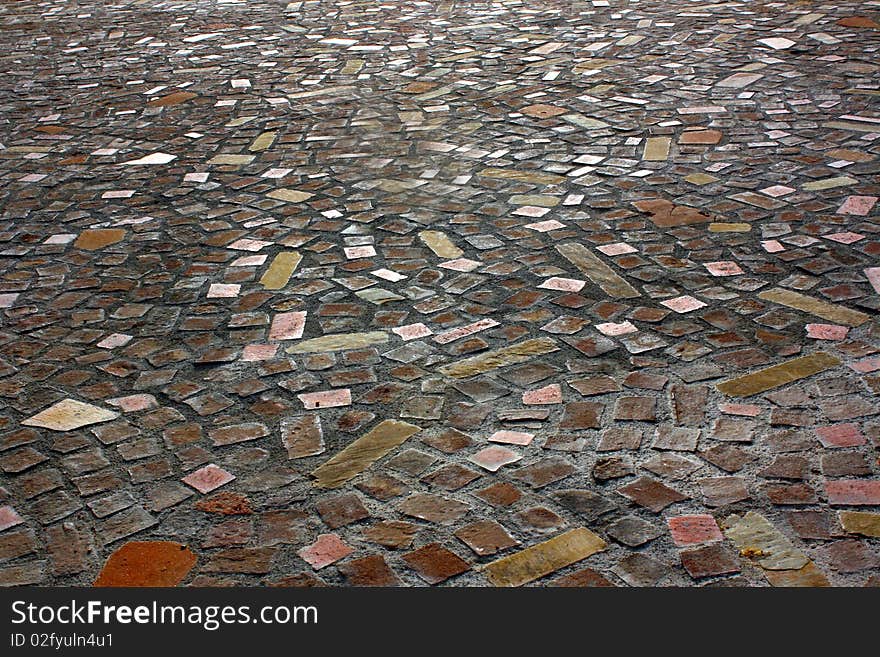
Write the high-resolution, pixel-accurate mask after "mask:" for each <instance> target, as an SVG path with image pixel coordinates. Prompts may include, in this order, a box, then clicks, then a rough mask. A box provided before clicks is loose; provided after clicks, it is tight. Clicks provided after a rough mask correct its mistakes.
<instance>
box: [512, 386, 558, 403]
mask: <svg viewBox="0 0 880 657" xmlns="http://www.w3.org/2000/svg"><path fill="white" fill-rule="evenodd" d="M522 403H523V404H561V403H562V387H561V386H560V385H559V384H558V383H551V384H550V385H549V386H544V387H543V388H538V389H537V390H526V391H525V392H524V393H523V394H522Z"/></svg>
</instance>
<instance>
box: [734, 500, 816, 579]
mask: <svg viewBox="0 0 880 657" xmlns="http://www.w3.org/2000/svg"><path fill="white" fill-rule="evenodd" d="M721 529H722V530H723V531H724V535H725V536H726V537H727V538H728V539H730V540H731V541H733V543H734V545H736V547H737V549H739V551H740V555H742V556H744V557H746V558H748V559H753V560H754V561H755V562H756V563H757V564H758V565H759V566H761V568H763V569H764V570H798V569H800V568H803V567H804V566H806V565H807V564H808V563H809V559H807V557H806V556H804V554H803V553H802V552H801V551H800V550H798V549H797V548H795V547H794V545H792V543H791V541H789V540H788V538H786V537H785V535H784V534H783V533H782V532H780V531H779V530H778V529H776V527H774V526H773V525H772V524H770V521H768V520H767V519H766V518H765V517H764V516H762V515H761V514H760V513H756V512H754V511H749V512H748V513H746V514H745V515H744V516H738V515H732V516H729V517H728V518H726V519H725V520H724V521H723V522H722V523H721Z"/></svg>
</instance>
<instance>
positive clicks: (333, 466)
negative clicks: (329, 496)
mask: <svg viewBox="0 0 880 657" xmlns="http://www.w3.org/2000/svg"><path fill="white" fill-rule="evenodd" d="M419 431H421V427H417V426H415V425H414V424H409V423H408V422H400V421H398V420H383V421H382V422H380V423H379V424H378V425H376V426H375V427H374V428H373V429H371V430H370V431H369V432H367V433H366V434H364V435H363V436H361V437H360V438H358V439H357V440H356V441H354V442H353V443H351V444H350V445H348V446H347V447H346V448H345V449H343V450H342V451H341V452H339V453H337V454H336V455H335V456H333V457H332V458H331V459H330V460H329V461H326V462H324V463H323V464H322V465H320V466H319V467H318V468H316V469H315V470H313V471H312V473H311V474H312V476H313V477H314V478H315V485H316V486H319V487H321V488H336V487H338V486H341V485H342V484H344V483H345V482H346V481H348V480H349V479H352V478H353V477H355V476H357V475H358V474H360V473H361V472H363V471H364V470H366V469H367V468H368V467H370V466H371V465H372V464H373V463H375V462H376V461H377V460H379V459H380V458H382V457H383V456H385V455H386V454H387V453H388V452H390V451H391V450H392V449H394V448H395V447H398V446H400V445H402V444H403V442H404V441H405V440H406V439H407V438H409V437H410V436H412V435H414V434H416V433H418V432H419Z"/></svg>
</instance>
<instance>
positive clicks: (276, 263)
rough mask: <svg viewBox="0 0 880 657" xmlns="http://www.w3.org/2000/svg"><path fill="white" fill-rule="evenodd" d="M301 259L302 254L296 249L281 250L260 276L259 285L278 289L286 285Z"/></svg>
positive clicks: (269, 288)
mask: <svg viewBox="0 0 880 657" xmlns="http://www.w3.org/2000/svg"><path fill="white" fill-rule="evenodd" d="M301 260H302V256H301V255H300V254H299V253H297V252H296V251H282V252H281V253H279V254H278V255H277V256H275V258H274V259H273V260H272V264H271V265H269V268H268V269H267V270H266V273H264V274H263V276H262V278H260V285H262V286H263V287H264V288H266V289H267V290H280V289H281V288H283V287H284V286H285V285H287V282H288V281H289V280H290V276H291V275H292V274H293V272H294V271H295V270H296V268H297V266H298V265H299V263H300V261H301Z"/></svg>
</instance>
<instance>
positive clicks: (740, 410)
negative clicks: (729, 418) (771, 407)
mask: <svg viewBox="0 0 880 657" xmlns="http://www.w3.org/2000/svg"><path fill="white" fill-rule="evenodd" d="M718 410H719V411H721V412H722V413H724V414H725V415H744V416H746V417H756V416H758V415H760V414H761V408H760V407H759V406H755V405H754V404H718Z"/></svg>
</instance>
